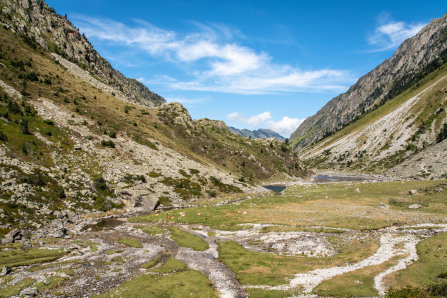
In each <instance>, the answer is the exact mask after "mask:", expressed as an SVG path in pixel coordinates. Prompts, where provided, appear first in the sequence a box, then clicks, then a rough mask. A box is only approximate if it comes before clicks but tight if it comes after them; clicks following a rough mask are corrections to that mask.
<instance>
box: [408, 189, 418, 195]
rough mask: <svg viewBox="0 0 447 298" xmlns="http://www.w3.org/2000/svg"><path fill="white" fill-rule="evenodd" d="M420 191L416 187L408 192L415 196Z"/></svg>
mask: <svg viewBox="0 0 447 298" xmlns="http://www.w3.org/2000/svg"><path fill="white" fill-rule="evenodd" d="M417 193H418V191H417V190H416V189H412V190H410V191H409V192H408V194H409V195H410V196H414V195H416V194H417Z"/></svg>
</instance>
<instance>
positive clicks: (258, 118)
mask: <svg viewBox="0 0 447 298" xmlns="http://www.w3.org/2000/svg"><path fill="white" fill-rule="evenodd" d="M270 118H272V115H271V113H270V112H264V113H261V114H259V115H255V116H252V117H249V118H246V117H244V116H242V115H240V114H239V113H238V112H233V113H231V114H229V115H228V119H230V120H233V121H239V122H242V123H245V124H248V125H250V126H253V127H256V126H258V125H260V124H262V123H264V122H265V121H267V120H268V119H270Z"/></svg>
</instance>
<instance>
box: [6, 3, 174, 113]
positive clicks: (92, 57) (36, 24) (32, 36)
mask: <svg viewBox="0 0 447 298" xmlns="http://www.w3.org/2000/svg"><path fill="white" fill-rule="evenodd" d="M0 22H1V24H2V25H3V26H5V28H6V29H8V30H10V31H12V32H14V33H15V34H16V35H17V36H20V37H21V38H22V39H23V40H24V41H25V42H26V43H27V44H28V45H29V46H31V47H32V48H33V49H35V50H41V51H47V52H51V53H52V55H53V57H54V59H55V60H57V61H64V60H63V59H60V57H62V58H64V59H66V60H68V61H70V62H73V63H75V64H76V66H79V68H80V69H79V70H78V71H77V72H76V75H78V76H86V75H87V76H88V75H89V74H90V75H91V76H93V77H94V78H95V79H96V80H97V81H99V83H98V82H95V83H96V84H97V87H98V88H103V87H104V86H106V88H107V89H109V90H108V91H109V92H113V93H114V94H115V96H117V97H118V98H121V99H123V100H126V101H129V102H132V103H135V104H139V105H142V106H146V107H152V106H159V105H161V104H162V103H164V102H165V100H164V99H163V98H162V97H161V96H159V95H158V94H155V93H154V92H152V91H150V90H148V89H147V88H146V87H145V86H144V85H143V84H142V83H140V82H138V81H137V80H135V79H128V78H126V77H124V75H123V74H121V73H120V72H119V71H117V70H116V69H114V68H113V67H112V66H111V65H110V63H109V62H108V61H107V60H105V59H104V58H102V57H101V56H100V55H99V54H98V52H96V50H95V49H94V48H93V46H92V45H91V44H90V42H89V41H88V40H87V38H86V37H85V36H84V35H83V34H80V33H79V29H76V28H74V27H73V25H72V24H71V22H70V21H69V20H67V18H66V17H62V16H60V15H58V14H56V13H55V11H54V9H52V8H51V7H49V6H47V5H46V4H45V3H44V1H40V0H32V1H28V0H20V1H9V0H5V1H2V2H1V18H0ZM64 66H65V67H67V65H64ZM81 70H84V72H85V73H83V72H82V71H81Z"/></svg>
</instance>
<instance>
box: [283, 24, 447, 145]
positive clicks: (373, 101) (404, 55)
mask: <svg viewBox="0 0 447 298" xmlns="http://www.w3.org/2000/svg"><path fill="white" fill-rule="evenodd" d="M446 61H447V15H444V16H443V17H442V18H438V19H435V20H433V21H432V22H430V23H429V24H428V25H427V26H425V27H424V28H423V29H422V30H421V31H420V32H419V33H418V34H416V35H415V36H414V37H412V38H409V39H407V40H406V41H404V42H403V43H402V45H401V46H400V47H399V49H398V50H397V51H396V52H395V54H394V55H393V56H392V57H391V58H390V59H387V60H385V61H384V62H383V63H382V64H380V65H379V66H377V67H376V68H375V69H373V70H372V71H371V72H369V73H368V74H366V75H364V76H363V77H361V78H360V79H359V80H358V81H357V83H355V84H354V85H353V86H351V87H350V88H349V90H348V91H347V92H346V93H343V94H340V95H338V96H337V97H335V98H334V99H332V100H331V101H329V102H328V103H327V104H326V105H325V106H324V107H323V108H322V109H320V110H319V111H318V112H317V114H315V115H314V116H312V117H309V118H307V119H306V120H305V121H304V122H303V123H302V124H301V125H300V126H299V127H298V129H297V130H296V131H295V132H294V133H293V134H292V135H291V137H290V139H291V144H292V146H293V147H294V148H295V149H300V148H304V147H306V146H308V145H312V144H315V143H316V142H318V141H320V140H322V139H323V138H325V137H327V136H329V135H331V134H333V133H335V132H337V131H339V130H341V129H342V128H343V127H345V126H347V125H349V124H350V123H353V122H355V121H356V120H357V119H359V118H361V117H363V116H364V115H365V114H367V113H368V112H371V111H372V110H375V109H377V108H378V107H380V106H382V105H383V104H384V103H385V102H387V101H388V100H390V99H392V98H394V97H395V96H397V95H399V94H400V93H402V92H403V91H405V90H406V89H408V88H409V87H410V86H412V85H413V84H414V83H416V82H417V81H418V80H420V79H421V78H423V77H424V76H426V75H427V74H429V73H431V72H432V71H434V70H435V69H437V68H439V67H440V66H441V65H442V64H443V63H445V62H446Z"/></svg>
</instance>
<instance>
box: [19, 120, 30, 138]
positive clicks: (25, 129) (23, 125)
mask: <svg viewBox="0 0 447 298" xmlns="http://www.w3.org/2000/svg"><path fill="white" fill-rule="evenodd" d="M20 131H21V132H22V133H23V134H24V135H30V134H31V132H30V131H29V126H28V120H27V119H22V121H20Z"/></svg>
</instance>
